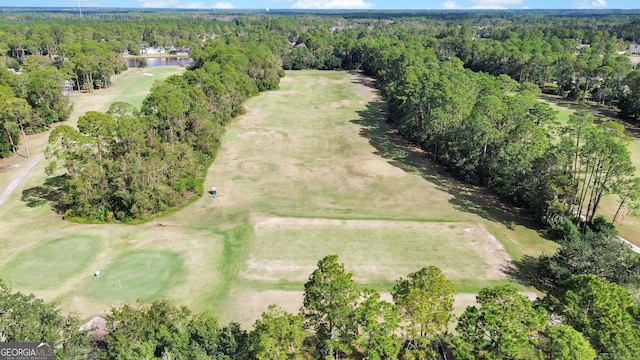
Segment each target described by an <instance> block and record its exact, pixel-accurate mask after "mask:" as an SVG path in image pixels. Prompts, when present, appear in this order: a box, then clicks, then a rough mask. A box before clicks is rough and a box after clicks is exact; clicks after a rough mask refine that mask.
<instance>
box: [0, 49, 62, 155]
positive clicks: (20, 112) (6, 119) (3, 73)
mask: <svg viewBox="0 0 640 360" xmlns="http://www.w3.org/2000/svg"><path fill="white" fill-rule="evenodd" d="M64 84H65V76H64V73H63V72H62V71H60V70H58V69H57V68H56V67H55V66H53V64H52V62H51V61H49V60H47V59H43V58H36V57H34V58H29V59H27V60H25V62H24V64H23V66H22V74H20V75H17V74H15V73H12V72H10V71H8V70H6V69H3V68H0V124H1V126H2V128H0V158H4V157H8V156H11V155H13V154H15V153H16V152H17V149H18V147H19V145H20V143H21V138H22V136H24V135H25V134H33V133H37V132H42V131H45V130H47V129H48V125H50V124H53V123H55V122H58V121H62V120H65V119H66V118H67V117H68V116H69V114H70V113H71V102H70V101H69V99H68V98H67V97H66V96H65V94H64V93H63V90H64V89H63V87H64ZM25 155H26V154H25Z"/></svg>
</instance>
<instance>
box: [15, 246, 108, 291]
mask: <svg viewBox="0 0 640 360" xmlns="http://www.w3.org/2000/svg"><path fill="white" fill-rule="evenodd" d="M99 249H100V241H99V239H98V238H97V237H93V236H86V235H73V236H69V237H65V238H59V239H55V240H51V241H49V242H47V243H44V244H43V245H40V246H36V247H34V248H32V249H30V250H28V251H26V252H22V253H21V254H19V255H18V256H17V257H16V258H14V259H13V260H12V261H11V262H9V263H8V264H7V265H6V266H5V267H4V269H2V278H3V279H4V280H6V281H7V283H9V285H12V286H18V287H26V288H28V289H33V290H41V289H48V288H52V287H54V286H56V285H59V284H61V283H63V282H64V281H66V280H68V279H70V278H72V277H73V276H76V275H77V274H78V273H81V272H82V271H85V270H86V269H87V268H88V267H89V264H90V263H91V261H92V260H93V258H94V257H95V255H96V254H97V252H98V250H99Z"/></svg>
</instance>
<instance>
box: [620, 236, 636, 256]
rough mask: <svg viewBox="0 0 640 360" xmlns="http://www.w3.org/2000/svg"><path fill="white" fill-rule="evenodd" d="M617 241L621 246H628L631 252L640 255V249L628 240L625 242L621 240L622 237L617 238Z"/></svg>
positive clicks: (623, 239)
mask: <svg viewBox="0 0 640 360" xmlns="http://www.w3.org/2000/svg"><path fill="white" fill-rule="evenodd" d="M618 240H620V241H621V242H622V243H623V244H625V245H627V246H629V248H630V249H631V250H632V251H635V252H637V253H638V254H640V247H638V246H637V245H635V244H632V243H631V242H630V241H629V240H627V239H625V238H623V237H622V236H618Z"/></svg>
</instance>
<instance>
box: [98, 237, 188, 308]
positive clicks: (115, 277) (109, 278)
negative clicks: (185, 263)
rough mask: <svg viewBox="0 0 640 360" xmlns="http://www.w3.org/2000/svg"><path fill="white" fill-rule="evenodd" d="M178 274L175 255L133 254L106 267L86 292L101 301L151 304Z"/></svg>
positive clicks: (155, 252) (178, 269) (178, 267)
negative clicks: (139, 301)
mask: <svg viewBox="0 0 640 360" xmlns="http://www.w3.org/2000/svg"><path fill="white" fill-rule="evenodd" d="M101 267H102V266H101ZM96 270H99V269H96ZM181 272H182V260H181V259H180V255H178V253H176V252H172V251H163V250H135V251H132V252H128V253H126V254H124V255H123V256H122V257H120V258H116V259H114V260H113V262H112V263H107V264H106V265H105V266H104V268H102V270H101V271H100V276H99V277H97V278H95V279H93V280H92V281H93V285H92V286H91V288H90V290H89V291H90V295H91V296H93V297H95V298H98V299H101V300H108V301H135V300H142V301H150V300H154V299H157V298H159V297H161V296H162V295H163V294H164V293H165V291H166V290H167V289H168V288H169V287H170V285H172V280H174V279H175V276H176V275H178V274H180V273H181Z"/></svg>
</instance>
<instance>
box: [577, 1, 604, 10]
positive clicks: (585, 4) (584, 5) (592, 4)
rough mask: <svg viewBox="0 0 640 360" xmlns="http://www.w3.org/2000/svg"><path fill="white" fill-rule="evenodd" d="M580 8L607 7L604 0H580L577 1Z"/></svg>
mask: <svg viewBox="0 0 640 360" xmlns="http://www.w3.org/2000/svg"><path fill="white" fill-rule="evenodd" d="M578 7H579V8H580V9H602V8H606V7H607V1H606V0H581V1H580V2H579V3H578Z"/></svg>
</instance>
